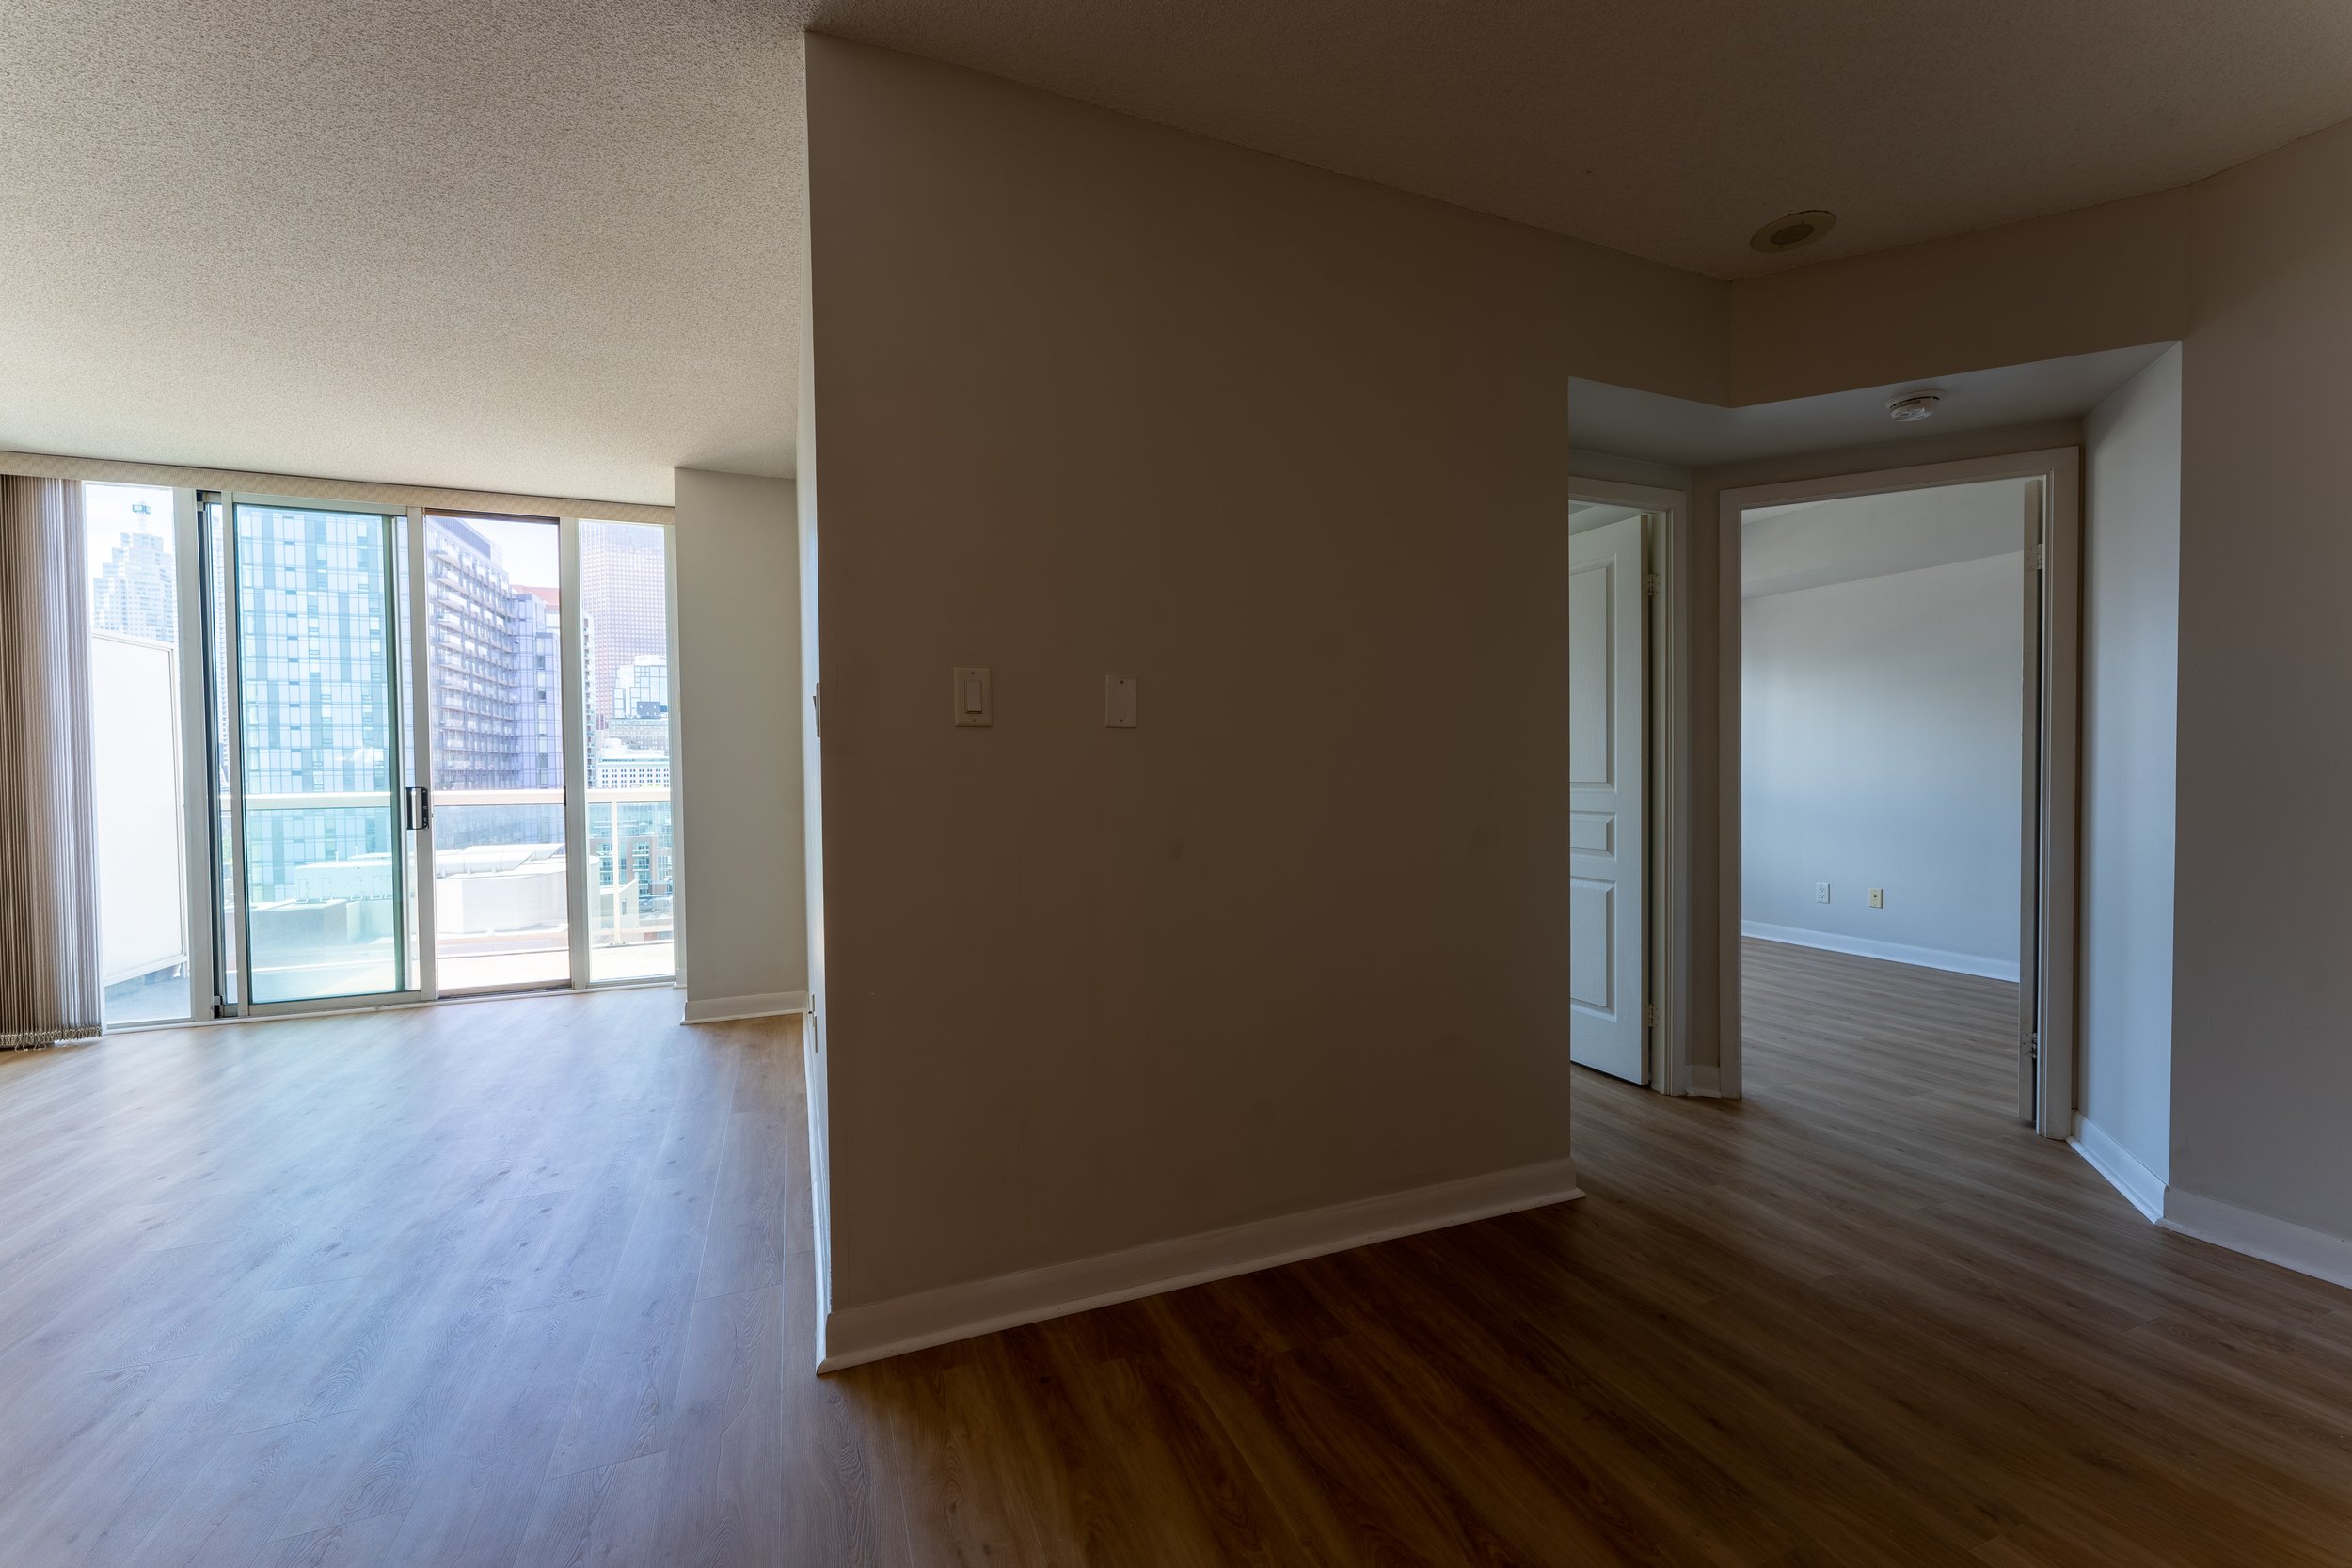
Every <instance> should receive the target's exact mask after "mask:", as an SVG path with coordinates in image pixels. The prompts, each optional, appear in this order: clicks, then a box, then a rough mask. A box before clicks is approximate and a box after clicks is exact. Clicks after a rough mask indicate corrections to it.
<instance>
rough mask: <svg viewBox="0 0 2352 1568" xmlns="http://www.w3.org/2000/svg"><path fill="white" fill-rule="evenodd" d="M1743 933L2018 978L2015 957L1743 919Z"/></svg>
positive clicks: (1987, 976)
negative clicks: (1922, 945)
mask: <svg viewBox="0 0 2352 1568" xmlns="http://www.w3.org/2000/svg"><path fill="white" fill-rule="evenodd" d="M1740 935H1741V936H1743V937H1754V938H1756V940H1757V941H1759V942H1786V943H1787V944H1788V945H1789V946H1791V947H1818V948H1820V950H1821V951H1822V952H1824V953H1851V954H1852V955H1853V956H1854V957H1855V958H1884V959H1885V960H1886V961H1887V962H1889V963H1899V964H1912V965H1915V966H1916V967H1918V968H1920V969H1942V970H1948V971H1950V972H1951V973H1952V974H1978V975H1981V976H1983V977H1984V978H1985V979H1988V980H2009V981H2011V982H2014V981H2015V980H2016V978H2017V960H2016V959H2015V958H1985V957H1984V956H1983V955H1981V954H1978V953H1954V952H1949V951H1947V950H1946V949H1944V948H1941V947H1914V946H1912V945H1911V944H1910V943H1909V942H1877V941H1873V940H1872V939H1870V938H1868V937H1849V936H1840V935H1838V934H1837V933H1836V932H1835V931H1809V930H1807V929H1805V928H1804V927H1802V926H1773V925H1771V924H1768V923H1767V922H1765V921H1761V920H1742V921H1741V922H1740Z"/></svg>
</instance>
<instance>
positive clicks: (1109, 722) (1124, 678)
mask: <svg viewBox="0 0 2352 1568" xmlns="http://www.w3.org/2000/svg"><path fill="white" fill-rule="evenodd" d="M1103 727H1104V728H1105V729H1112V730H1132V729H1134V728H1135V727H1136V678H1135V676H1133V675H1104V677H1103Z"/></svg>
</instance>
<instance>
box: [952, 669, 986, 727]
mask: <svg viewBox="0 0 2352 1568" xmlns="http://www.w3.org/2000/svg"><path fill="white" fill-rule="evenodd" d="M954 695H955V714H956V725H957V727H958V728H959V729H986V728H988V727H989V726H991V725H993V724H994V723H995V722H996V705H995V703H994V701H993V698H992V695H991V693H990V690H989V681H988V672H987V670H985V669H983V668H979V667H977V666H961V665H960V666H958V667H957V669H956V672H955V693H954Z"/></svg>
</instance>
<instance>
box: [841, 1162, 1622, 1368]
mask: <svg viewBox="0 0 2352 1568" xmlns="http://www.w3.org/2000/svg"><path fill="white" fill-rule="evenodd" d="M1582 1196H1584V1194H1583V1191H1582V1189H1581V1188H1580V1187H1578V1186H1577V1184H1576V1164H1575V1163H1574V1162H1573V1161H1570V1160H1547V1161H1545V1162H1543V1163H1542V1164H1534V1165H1522V1166H1519V1167H1518V1168H1517V1169H1514V1170H1504V1171H1494V1172H1491V1173H1489V1174H1487V1175H1485V1176H1471V1177H1465V1178H1463V1179H1462V1180H1458V1181H1441V1182H1438V1184H1437V1185H1435V1186H1430V1187H1417V1188H1415V1189H1413V1190H1412V1191H1410V1192H1404V1193H1390V1194H1386V1195H1384V1196H1379V1197H1368V1198H1359V1199H1357V1200H1355V1201H1353V1202H1349V1203H1337V1204H1333V1205H1331V1206H1330V1207H1329V1208H1327V1209H1311V1210H1308V1211H1306V1212H1303V1213H1296V1214H1283V1215H1279V1216H1278V1217H1276V1218H1274V1219H1268V1220H1254V1221H1252V1222H1250V1223H1249V1224H1248V1225H1236V1226H1229V1227H1225V1228H1224V1229H1221V1230H1206V1231H1202V1232H1200V1234H1198V1235H1193V1236H1180V1237H1178V1238H1176V1239H1175V1240H1173V1241H1168V1242H1152V1243H1149V1244H1147V1245H1144V1246H1139V1247H1130V1248H1128V1249H1127V1250H1126V1251H1124V1252H1111V1253H1104V1254H1103V1255H1102V1256H1100V1257H1095V1258H1082V1259H1077V1260H1076V1261H1074V1262H1069V1263H1056V1264H1052V1265H1050V1266H1048V1267H1046V1268H1041V1269H1024V1270H1021V1271H1019V1272H1017V1273H1014V1274H1005V1275H996V1276H995V1277H993V1278H990V1279H976V1280H972V1281H969V1282H967V1283H964V1284H961V1285H944V1286H941V1287H940V1288H938V1289H937V1290H931V1291H916V1292H915V1293H914V1294H912V1295H904V1296H898V1297H895V1298H893V1299H891V1300H889V1301H880V1302H875V1303H872V1304H870V1305H868V1306H863V1307H843V1308H841V1309H839V1310H836V1311H833V1312H829V1313H827V1314H826V1316H825V1326H824V1343H823V1345H822V1347H821V1352H820V1359H819V1360H818V1363H817V1370H818V1371H820V1372H830V1371H836V1370H840V1369H841V1368H843V1367H854V1366H857V1365H859V1364H860V1363H861V1362H866V1361H880V1360H882V1358H883V1357H885V1356H891V1355H902V1354H906V1353H907V1352H909V1351H917V1350H924V1349H927V1348H929V1347H930V1346H932V1345H944V1344H946V1343H947V1342H949V1341H950V1340H954V1339H968V1338H972V1337H973V1336H974V1335H977V1334H992V1333H994V1332H995V1331H996V1330H998V1329H1000V1328H1011V1327H1014V1326H1016V1325H1017V1324H1020V1323H1039V1322H1041V1321H1043V1320H1044V1319H1047V1318H1058V1317H1062V1316H1065V1315H1067V1314H1069V1313H1072V1312H1084V1311H1086V1310H1088V1309H1089V1307H1108V1306H1110V1305H1111V1304H1112V1303H1114V1302H1121V1301H1133V1300H1134V1299H1135V1298H1136V1297H1137V1296H1149V1295H1157V1294H1159V1293H1160V1292H1161V1291H1175V1290H1181V1289H1183V1288H1184V1286H1187V1285H1199V1284H1202V1283H1205V1282H1206V1281H1208V1280H1212V1279H1224V1278H1228V1277H1230V1276H1231V1275H1237V1274H1250V1273H1253V1272H1255V1271H1256V1270H1259V1269H1268V1268H1273V1267H1275V1266H1276V1265H1277V1264H1281V1263H1294V1262H1296V1261H1297V1260H1298V1259H1302V1258H1315V1257H1320V1256H1321V1255H1323V1254H1324V1253H1327V1252H1343V1251H1345V1250H1347V1249H1348V1248H1349V1247H1358V1246H1365V1245H1369V1244H1370V1243H1374V1242H1385V1241H1391V1240H1392V1239H1394V1238H1396V1237H1398V1236H1410V1235H1413V1234H1415V1233H1416V1232H1419V1231H1423V1230H1437V1229H1440V1228H1442V1227H1446V1226H1450V1225H1464V1224H1467V1223H1469V1222H1470V1221H1471V1220H1483V1219H1491V1218H1492V1217H1494V1216H1495V1215H1497V1214H1508V1213H1513V1212H1518V1210H1521V1209H1540V1208H1542V1207H1544V1206H1545V1205H1547V1204H1552V1203H1564V1202H1565V1201H1567V1200H1568V1199H1570V1198H1577V1197H1582Z"/></svg>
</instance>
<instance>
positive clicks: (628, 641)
mask: <svg viewBox="0 0 2352 1568" xmlns="http://www.w3.org/2000/svg"><path fill="white" fill-rule="evenodd" d="M668 570H669V567H668V563H667V562H665V561H664V560H663V558H662V536H661V531H660V529H658V528H642V527H631V526H628V525H613V524H609V523H589V524H586V525H584V527H583V530H582V535H581V541H580V597H581V599H582V600H583V601H585V602H584V604H583V607H582V608H584V609H585V610H588V612H589V613H590V614H592V615H594V616H595V617H596V641H595V644H594V651H593V653H592V655H591V657H590V662H589V664H588V676H589V679H588V690H589V693H590V699H589V700H590V701H591V702H592V703H593V704H594V705H596V710H597V714H596V716H597V717H598V718H600V719H610V718H612V716H613V710H612V692H613V686H612V682H613V677H614V676H615V675H616V674H618V673H620V671H621V669H622V667H623V666H625V665H627V664H628V663H630V662H631V661H632V660H634V659H635V658H637V657H639V656H640V655H644V654H650V655H656V656H660V657H662V658H664V659H665V660H666V658H667V657H668V655H669V651H670V628H669V595H668V592H667V588H666V577H667V573H668Z"/></svg>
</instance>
